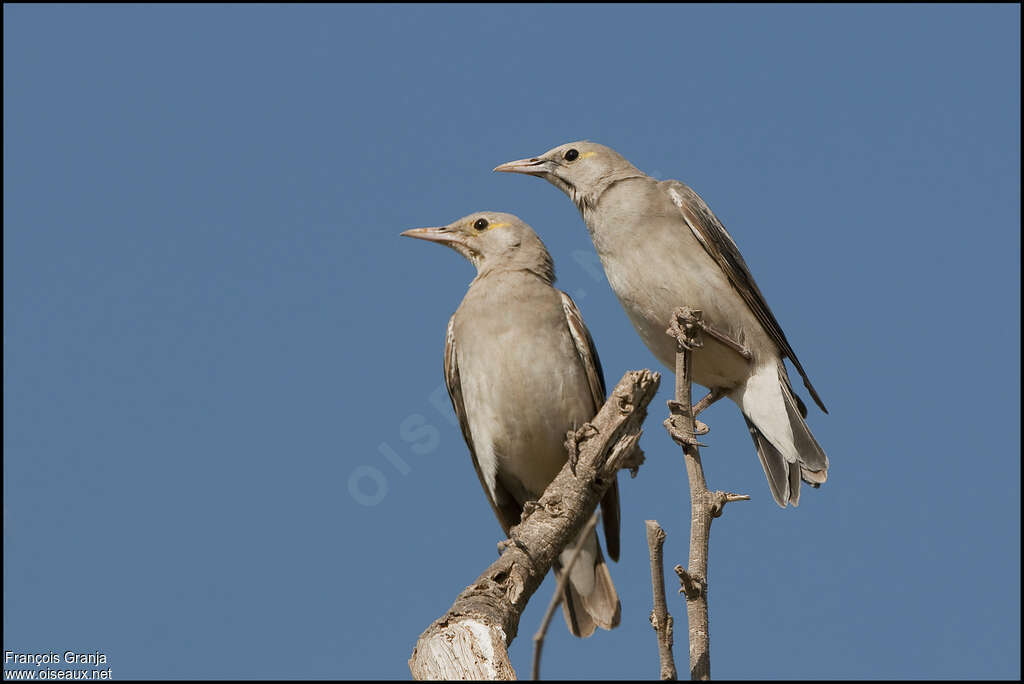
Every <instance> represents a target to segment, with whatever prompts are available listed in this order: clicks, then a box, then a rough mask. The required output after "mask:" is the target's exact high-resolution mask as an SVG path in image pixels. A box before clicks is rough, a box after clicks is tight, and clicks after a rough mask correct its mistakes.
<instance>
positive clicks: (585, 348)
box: [559, 291, 620, 561]
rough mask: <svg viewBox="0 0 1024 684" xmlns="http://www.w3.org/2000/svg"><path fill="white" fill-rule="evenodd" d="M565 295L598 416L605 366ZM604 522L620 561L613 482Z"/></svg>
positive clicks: (613, 555)
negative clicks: (602, 366) (602, 364)
mask: <svg viewBox="0 0 1024 684" xmlns="http://www.w3.org/2000/svg"><path fill="white" fill-rule="evenodd" d="M559 292H560V294H561V295H562V310H563V311H564V312H565V321H566V323H568V324H569V334H571V335H572V341H573V343H575V345H576V353H577V354H578V355H579V357H580V361H581V362H582V363H583V369H584V370H585V371H586V374H587V382H588V383H589V385H590V395H591V397H593V399H594V414H595V415H596V414H597V412H598V411H600V410H601V407H602V406H604V400H605V395H606V390H605V384H604V369H603V368H601V359H600V358H599V357H598V355H597V347H595V346H594V339H593V338H592V337H591V336H590V331H589V330H587V326H586V325H585V324H584V323H583V316H582V315H581V314H580V310H579V309H577V308H576V303H575V302H574V301H572V297H570V296H569V295H567V294H566V293H564V292H561V291H559ZM601 511H602V513H603V514H604V515H603V516H602V523H603V527H604V540H605V543H606V544H607V546H608V555H609V556H610V557H611V559H612V560H615V561H617V560H619V527H620V522H619V519H620V512H619V483H618V480H615V481H614V482H612V486H611V487H609V488H608V491H607V492H605V495H604V498H603V499H601Z"/></svg>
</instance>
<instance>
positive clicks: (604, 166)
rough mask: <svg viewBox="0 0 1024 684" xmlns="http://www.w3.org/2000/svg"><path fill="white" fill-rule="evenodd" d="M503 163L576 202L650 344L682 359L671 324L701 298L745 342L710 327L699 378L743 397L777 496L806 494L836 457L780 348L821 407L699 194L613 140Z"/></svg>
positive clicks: (724, 328)
mask: <svg viewBox="0 0 1024 684" xmlns="http://www.w3.org/2000/svg"><path fill="white" fill-rule="evenodd" d="M494 170H495V171H505V172H510V173H522V174H527V175H530V176H538V177H540V178H543V179H545V180H547V181H548V182H550V183H551V184H552V185H554V186H555V187H557V188H559V189H560V190H562V191H563V192H564V193H565V194H566V195H568V196H569V198H570V199H572V201H573V203H575V204H576V206H577V207H578V208H579V210H580V212H581V213H582V215H583V221H584V223H586V226H587V230H588V231H589V232H590V237H591V239H592V240H593V242H594V247H595V248H596V250H597V254H598V256H599V257H600V258H601V263H602V264H603V266H604V270H605V274H606V275H607V276H608V283H609V284H610V285H611V286H612V289H613V290H614V291H615V294H616V296H618V298H619V302H621V303H622V306H623V308H624V309H625V310H626V313H627V314H628V315H629V319H630V321H632V323H633V326H634V327H635V328H636V330H637V332H638V333H640V337H641V338H642V339H643V341H644V343H645V344H646V345H647V347H648V348H649V349H650V350H651V351H652V352H653V353H654V355H655V356H656V357H657V358H658V359H659V360H660V361H661V362H662V363H664V364H665V365H666V366H668V367H669V368H675V341H674V340H673V339H672V338H671V337H669V336H668V335H667V334H666V333H665V330H666V328H667V327H668V324H669V319H670V317H671V315H672V312H673V311H674V310H675V309H676V307H680V306H689V307H692V308H695V309H701V310H703V312H704V320H705V321H706V322H707V323H708V325H710V326H712V327H713V328H716V329H717V330H719V331H721V332H722V333H724V334H725V335H727V336H729V337H731V338H732V339H733V340H735V341H738V342H739V343H740V344H741V345H742V346H744V347H746V350H747V351H748V352H749V355H750V357H751V358H750V359H749V360H748V359H746V358H744V357H743V356H741V355H740V354H738V353H737V352H736V351H735V350H733V349H731V348H730V347H729V346H728V345H727V344H723V343H722V342H720V341H719V340H718V339H715V338H713V337H711V336H710V335H705V336H704V347H703V348H702V349H699V350H696V351H695V352H694V355H693V367H694V378H693V379H694V380H695V381H696V382H699V383H700V384H702V385H704V386H705V387H707V388H709V389H710V390H712V392H714V393H715V394H716V395H717V394H724V395H725V396H728V397H729V398H730V399H732V400H733V401H734V402H736V404H737V405H739V407H740V410H741V411H742V412H743V415H744V417H745V418H746V421H747V426H748V427H749V428H750V433H751V435H752V436H753V439H754V444H755V445H756V447H757V454H758V456H759V457H760V459H761V465H762V466H763V467H764V472H765V475H766V476H767V478H768V484H769V486H770V487H771V491H772V496H774V497H775V501H776V502H778V504H779V505H780V506H782V507H785V506H786V504H787V503H792V504H793V505H794V506H796V505H797V504H798V503H799V500H800V480H801V479H803V480H804V481H805V482H807V483H808V484H810V485H812V486H814V487H817V486H819V485H821V484H822V483H823V482H825V480H826V478H827V475H828V458H827V457H826V456H825V452H824V451H822V449H821V447H820V446H819V445H818V442H817V440H815V439H814V436H813V435H812V434H811V431H810V429H809V428H808V427H807V423H806V422H805V421H804V418H806V416H807V409H806V407H805V406H804V404H803V402H802V401H800V399H799V397H797V396H796V394H794V392H793V388H792V385H791V384H790V381H789V376H788V374H787V372H786V367H785V364H784V363H783V358H785V357H789V359H790V360H791V361H792V362H793V365H794V366H796V369H797V370H798V371H799V372H800V375H801V376H802V377H803V380H804V386H805V387H806V388H807V390H808V391H809V392H810V393H811V396H812V397H813V398H814V401H815V402H817V404H818V406H820V407H821V410H822V411H825V412H826V413H828V411H827V410H826V409H825V405H824V404H823V403H822V401H821V398H820V397H819V396H818V393H817V392H816V391H815V390H814V387H813V386H812V385H811V382H810V380H809V379H808V378H807V374H806V373H805V372H804V369H803V366H801V365H800V361H798V360H797V358H796V354H795V353H794V352H793V348H792V347H791V346H790V344H789V342H788V341H787V340H786V336H785V335H784V334H783V332H782V328H781V327H780V326H779V323H778V321H776V320H775V316H774V315H773V314H772V311H771V309H769V308H768V304H767V303H766V302H765V299H764V295H762V294H761V290H760V289H758V287H757V284H756V283H755V282H754V277H753V276H752V275H751V274H750V270H749V269H748V268H747V264H746V263H745V262H744V261H743V257H742V256H740V252H739V249H738V248H737V246H736V243H735V242H734V241H733V239H732V237H731V236H730V235H729V233H728V232H726V230H725V227H724V226H723V225H722V223H721V222H720V221H719V220H718V218H717V217H716V216H715V215H714V214H713V213H711V209H709V208H708V206H707V204H705V203H704V200H702V199H701V198H700V196H699V195H698V194H697V193H696V192H694V191H693V190H692V189H690V188H689V187H688V186H686V185H685V184H683V183H680V182H679V181H675V180H666V181H658V180H656V179H654V178H651V177H650V176H648V175H647V174H645V173H643V172H642V171H640V170H639V169H637V168H636V167H635V166H633V165H632V164H631V163H629V161H627V160H626V159H625V158H624V157H622V155H620V154H619V153H618V152H616V151H615V150H613V149H611V148H608V147H605V146H604V145H598V144H596V143H592V142H587V141H580V142H573V143H568V144H565V145H560V146H558V147H556V148H554V149H552V150H549V151H548V152H545V153H544V154H542V155H541V156H539V157H533V158H530V159H520V160H517V161H511V162H507V163H505V164H501V165H500V166H498V167H497V168H495V169H494Z"/></svg>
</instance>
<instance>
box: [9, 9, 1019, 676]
mask: <svg viewBox="0 0 1024 684" xmlns="http://www.w3.org/2000/svg"><path fill="white" fill-rule="evenodd" d="M3 19H4V22H3V23H4V53H3V56H4V399H5V401H4V428H5V430H4V490H3V491H4V507H3V510H4V590H3V604H4V637H3V639H4V643H3V647H4V649H10V650H14V651H18V652H43V653H45V652H48V651H51V650H52V651H56V652H63V651H65V650H69V649H70V650H78V651H90V652H91V651H93V650H99V651H102V652H103V653H104V654H105V655H106V656H107V658H108V664H109V666H110V667H111V668H112V672H113V675H114V677H115V678H117V677H119V678H129V677H137V678H159V677H164V678H167V677H182V678H196V677H212V678H227V677H232V678H241V677H252V678H268V677H287V678H355V677H367V678H400V679H401V678H407V677H408V667H407V664H406V660H407V658H408V657H409V655H410V653H411V650H412V646H413V644H414V643H415V640H416V638H417V636H418V635H419V634H420V632H421V631H422V630H423V629H425V628H426V627H427V626H428V624H429V623H430V622H431V621H432V620H433V619H434V618H436V617H438V616H439V615H441V614H442V613H443V612H444V611H445V610H447V608H448V607H449V605H450V604H451V602H452V600H453V599H454V597H455V596H456V594H457V593H458V592H459V591H460V590H462V589H463V588H464V587H465V586H466V585H467V584H469V583H470V582H471V581H472V580H473V579H474V578H475V577H476V576H477V574H478V573H479V572H480V571H481V570H482V569H483V568H484V567H486V565H487V564H488V563H490V562H491V561H492V560H493V559H494V558H495V555H496V551H495V544H496V542H497V541H498V540H499V538H500V528H499V527H498V524H497V522H496V520H494V518H493V515H492V513H491V511H490V509H489V507H488V506H487V503H486V500H485V499H484V495H483V493H482V491H481V490H480V487H479V484H478V483H477V479H476V475H475V474H474V473H473V469H472V467H471V465H470V460H469V455H468V452H467V450H466V447H465V445H464V443H463V441H462V437H461V435H460V433H459V431H458V428H457V427H456V426H455V425H454V424H452V423H451V422H449V419H448V416H447V411H448V400H447V396H446V395H445V394H444V390H443V388H442V373H441V356H442V349H443V343H444V330H445V324H446V322H447V320H448V317H449V315H450V314H451V313H452V312H453V311H454V310H455V308H456V307H457V306H458V304H459V301H460V299H461V297H462V296H463V294H464V292H465V289H466V286H467V285H468V283H469V281H470V279H471V278H472V276H473V269H472V267H471V266H470V265H469V264H468V263H467V262H465V261H463V260H462V259H461V258H460V257H459V256H458V255H456V254H455V253H454V252H451V251H448V250H444V249H441V248H438V247H436V246H433V245H428V244H425V243H422V242H417V241H413V240H407V239H405V238H399V237H398V233H399V232H400V231H402V230H404V229H406V228H410V227H415V226H429V225H438V224H442V223H447V222H449V221H451V220H453V219H455V218H458V217H460V216H463V215H465V214H467V213H469V212H472V211H474V210H479V209H493V210H501V211H509V212H512V213H515V214H518V215H519V216H521V217H522V218H523V219H524V220H526V221H527V222H528V223H530V224H531V225H533V226H534V228H535V229H536V230H537V231H538V233H539V234H540V235H541V236H542V237H543V239H544V240H545V241H546V243H547V245H548V246H549V248H550V249H551V252H552V254H553V256H554V259H555V262H556V264H557V267H558V273H559V281H558V284H559V285H560V286H561V287H562V288H563V289H565V290H567V291H568V292H570V293H572V294H573V295H574V296H575V298H576V301H577V303H578V304H579V306H580V308H581V310H582V313H583V316H584V318H585V319H586V321H587V324H588V325H589V327H590V330H591V332H592V333H593V335H594V338H595V340H596V344H597V347H598V350H599V351H600V354H601V357H602V360H603V362H604V368H605V372H606V373H607V376H608V381H609V384H610V385H611V384H614V383H615V382H616V381H617V380H618V379H619V378H620V377H621V376H622V373H623V372H624V371H626V370H628V369H631V368H642V367H650V368H655V369H658V370H665V369H663V368H661V367H660V366H659V365H658V363H657V361H656V360H655V359H654V357H653V356H652V355H651V354H650V353H649V352H648V351H647V349H646V348H645V347H644V346H643V344H642V343H641V341H640V339H639V337H638V336H637V335H636V334H635V333H634V331H633V329H632V327H631V326H630V325H629V323H628V320H627V318H626V316H625V314H624V313H623V311H622V309H621V308H620V306H619V304H618V302H617V300H616V299H615V297H614V295H613V294H612V292H611V290H610V289H609V287H608V285H607V283H606V282H605V280H604V276H603V274H602V273H601V271H600V268H595V265H596V264H597V262H596V258H595V256H594V252H593V247H592V245H591V243H590V240H589V238H588V236H587V233H586V230H585V229H584V226H583V223H582V221H581V219H580V217H579V215H578V213H577V212H576V209H575V208H574V207H573V206H572V205H571V203H570V202H569V201H568V200H567V199H566V198H565V197H564V196H563V195H562V194H561V193H559V192H558V191H557V190H555V189H554V188H552V187H550V186H549V185H547V184H546V183H543V182H541V181H538V180H536V179H530V178H523V177H513V176H507V175H504V174H493V173H491V169H492V168H493V167H494V166H495V165H496V164H498V163H500V162H503V161H507V160H509V159H515V158H520V157H525V156H531V155H534V154H537V153H539V152H542V151H544V150H547V149H548V148H550V147H553V146H554V145H557V144H560V143H562V142H566V141H570V140H576V139H580V138H587V139H591V140H595V141H598V142H602V143H605V144H607V145H610V146H612V147H614V148H616V149H617V150H619V151H620V152H622V153H623V154H624V155H625V156H626V157H628V158H629V159H630V160H631V161H633V162H634V163H635V164H636V165H637V166H639V167H640V168H641V169H643V170H645V171H647V172H648V173H650V174H651V175H654V176H656V177H660V178H677V179H679V180H682V181H684V182H686V183H688V184H689V185H691V186H692V187H694V188H695V189H696V190H697V191H698V192H699V193H701V194H702V195H703V197H704V198H705V199H706V200H707V201H708V203H709V204H710V205H711V207H712V208H713V209H714V211H715V212H716V213H717V215H718V216H719V217H720V218H721V219H722V221H723V222H724V223H725V225H726V227H727V228H728V229H729V231H730V232H731V233H732V235H733V236H734V237H735V239H736V240H737V242H738V243H739V245H740V248H741V249H742V250H743V253H744V255H745V257H746V260H747V262H748V264H749V265H750V267H751V269H752V271H753V273H754V275H755V276H756V278H757V280H758V283H759V285H760V287H761V289H762V290H763V291H764V293H765V296H766V297H767V300H768V302H769V303H770V305H771V306H772V308H773V309H774V311H775V314H776V315H777V317H778V318H779V320H780V322H781V323H782V326H783V328H784V329H785V331H786V333H787V335H788V337H789V339H790V341H791V342H792V343H793V345H794V347H795V349H796V351H797V353H798V354H799V356H800V359H801V361H802V362H803V364H804V365H805V367H806V368H807V370H808V371H809V373H810V375H811V377H812V379H813V380H814V383H815V385H816V386H817V388H818V390H819V391H820V392H821V394H822V396H823V397H824V399H825V401H826V402H827V404H828V406H829V409H830V410H831V415H828V416H826V415H823V414H821V413H820V412H817V411H816V410H815V409H814V408H813V407H812V409H811V416H810V424H811V426H812V429H813V430H814V433H815V435H816V436H817V437H818V439H819V441H820V442H821V443H822V445H824V447H825V449H826V450H827V452H828V454H829V456H830V459H831V462H832V470H831V472H830V479H829V482H828V484H827V485H826V486H825V487H823V488H822V489H821V490H819V491H816V492H815V491H809V490H808V491H806V492H805V495H804V497H803V498H802V500H801V505H800V507H799V508H798V509H796V510H793V509H789V510H785V511H783V510H781V509H779V508H778V507H777V506H776V505H775V504H774V503H773V501H772V498H771V495H770V493H769V491H768V486H767V483H766V482H765V479H764V474H763V473H762V471H761V466H760V465H759V464H758V461H757V457H756V454H755V452H754V448H753V445H752V444H751V441H750V438H749V436H748V435H747V433H746V430H745V428H744V424H743V421H742V418H741V416H740V414H739V412H738V411H737V410H736V408H735V407H734V406H733V405H732V404H730V403H728V402H723V403H722V404H721V405H716V406H715V407H713V408H712V409H711V410H710V411H709V412H708V413H707V414H705V415H706V420H707V422H708V423H709V424H710V425H711V426H712V432H711V434H710V435H708V436H707V438H706V439H705V440H704V441H706V442H707V443H709V444H710V445H711V446H710V447H709V448H708V449H706V450H704V456H705V463H706V468H707V471H708V478H709V482H710V484H711V486H712V487H715V488H723V489H730V490H734V491H742V492H747V493H749V494H750V495H751V496H752V497H753V500H752V501H751V502H749V503H745V504H735V505H733V506H731V507H730V508H729V510H728V511H727V513H726V515H725V516H724V517H723V518H722V519H720V520H719V521H717V522H716V523H715V525H714V528H713V530H712V536H711V567H710V571H711V615H712V623H711V625H712V644H711V655H712V673H713V674H714V675H715V676H716V677H719V678H745V677H761V678H779V679H784V678H811V677H825V678H861V677H865V678H885V677H897V678H899V677H913V678H925V679H928V678H946V677H1004V678H1013V679H1016V678H1017V677H1019V676H1020V646H1019V642H1020V420H1019V416H1018V414H1019V410H1020V314H1019V307H1020V254H1021V252H1020V187H1021V186H1020V67H1019V64H1020V7H1019V6H1015V5H1001V6H953V5H941V6H921V5H918V6H878V5H870V6H816V7H815V6H782V7H778V6H776V7H772V6H753V5H740V6H724V7H706V6H630V7H624V6H608V5H600V6H582V5H574V6H542V5H528V6H500V5H490V6H418V5H402V6H370V7H367V6H347V5H346V6H300V7H283V6H273V5H258V6H243V5H231V6H210V7H206V6H149V7H142V6H112V5H105V6H28V5H13V6H12V5H5V6H4V8H3ZM670 386H671V383H668V382H666V383H664V387H663V388H662V390H661V392H660V393H659V395H658V397H657V398H656V399H655V401H654V403H653V404H652V411H651V417H650V420H649V422H648V425H647V432H646V434H645V436H644V438H643V441H642V445H643V447H644V449H645V451H646V453H647V458H648V462H647V465H645V466H644V468H643V469H642V470H641V472H640V475H639V477H638V478H637V479H635V480H629V479H628V478H627V477H626V476H625V475H623V476H622V478H621V486H622V507H623V511H622V518H623V550H622V560H621V562H619V563H618V564H614V565H613V566H612V568H611V572H612V576H613V577H614V579H615V583H616V585H617V586H618V589H619V592H620V594H621V596H622V625H621V627H619V628H618V629H617V630H615V631H614V632H600V633H598V634H596V635H595V636H594V637H592V638H590V639H588V640H584V641H581V640H576V639H573V638H572V637H570V636H569V635H568V633H567V631H566V629H565V626H564V625H563V624H562V623H561V621H560V620H557V621H556V622H555V623H554V624H553V629H552V632H551V637H550V641H549V644H548V646H547V648H546V650H545V660H544V674H545V675H546V676H548V677H586V678H602V677H609V678H612V677H655V676H656V675H657V648H656V642H655V638H654V635H653V632H652V630H651V628H650V625H649V623H648V621H647V615H648V612H649V610H650V607H651V596H650V578H649V570H648V558H647V549H646V546H645V543H644V532H643V521H644V520H645V519H647V518H656V519H658V520H659V521H660V522H661V523H662V525H663V526H664V527H665V528H666V530H667V532H668V535H669V537H668V543H667V545H666V555H667V561H668V564H669V565H670V566H671V565H672V564H675V563H676V562H682V561H684V559H685V558H686V555H687V550H686V549H687V536H688V526H689V523H688V510H689V509H688V495H687V490H686V481H685V475H684V470H683V468H682V464H681V460H680V455H679V451H678V449H677V448H676V447H675V446H674V444H673V443H672V442H671V441H670V439H669V438H668V436H667V435H666V433H665V432H664V430H663V428H662V427H661V420H662V419H663V418H664V416H665V413H666V409H665V405H664V400H665V399H668V398H669V391H670ZM353 485H354V486H355V487H356V489H355V492H356V493H355V495H354V494H353V489H352V487H353ZM551 589H552V587H551V582H550V579H549V580H548V581H547V582H546V583H545V585H544V586H543V587H542V588H541V590H540V591H539V593H538V594H537V595H536V597H535V600H534V601H533V603H532V604H531V605H530V607H529V609H528V610H527V612H526V615H525V617H524V619H523V622H522V625H521V628H520V636H519V639H517V640H516V642H515V643H514V644H513V648H512V656H513V662H514V665H515V666H516V667H517V668H518V670H519V673H520V675H524V676H526V675H527V674H528V669H529V666H528V663H529V648H530V643H529V642H530V639H529V636H530V635H531V634H532V633H533V632H534V631H535V630H536V627H537V624H538V622H539V619H540V617H541V614H542V613H543V608H544V604H546V602H547V601H548V599H549V598H550V594H551ZM672 612H673V614H674V615H675V617H676V620H677V625H679V627H678V628H677V643H676V656H677V658H678V659H679V662H680V664H681V665H682V664H684V663H685V659H686V645H685V637H684V635H685V628H684V627H683V625H684V624H685V611H684V610H683V607H682V604H681V603H680V602H679V601H678V600H676V599H673V603H672Z"/></svg>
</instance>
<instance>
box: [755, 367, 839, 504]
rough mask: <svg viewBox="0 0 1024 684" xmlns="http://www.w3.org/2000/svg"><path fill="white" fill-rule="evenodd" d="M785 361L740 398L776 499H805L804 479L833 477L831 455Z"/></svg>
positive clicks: (758, 375) (759, 375)
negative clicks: (802, 491) (795, 391)
mask: <svg viewBox="0 0 1024 684" xmlns="http://www.w3.org/2000/svg"><path fill="white" fill-rule="evenodd" d="M780 366H781V364H774V363H771V364H765V365H763V366H761V367H760V368H758V369H757V370H756V371H755V372H754V373H753V374H752V375H751V376H750V377H749V378H747V382H746V383H745V384H744V385H743V386H742V387H740V389H739V392H738V397H737V403H738V404H739V405H740V408H741V409H742V411H743V417H744V418H745V419H746V421H747V427H748V428H749V429H750V436H751V437H752V438H753V439H754V445H755V446H756V447H757V455H758V458H760V459H761V466H762V467H763V468H764V474H765V476H766V477H767V478H768V485H769V487H771V490H772V496H773V497H775V502H776V503H778V504H779V505H780V506H782V507H783V508H785V507H786V504H787V503H791V504H793V505H794V506H796V505H798V504H799V503H800V480H803V481H804V482H806V483H807V484H809V485H811V486H812V487H819V486H821V484H823V483H824V482H825V480H827V479H828V457H827V456H826V455H825V452H824V451H823V450H822V448H821V446H820V445H819V444H818V441H817V440H816V439H814V435H812V434H811V430H810V428H808V427H807V423H806V422H805V421H804V418H805V417H806V415H807V408H806V407H805V406H804V404H803V402H801V401H800V399H799V398H798V397H797V396H796V395H795V394H793V390H792V388H791V386H790V384H789V378H788V377H787V376H786V370H785V368H784V367H780Z"/></svg>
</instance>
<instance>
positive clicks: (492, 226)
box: [470, 223, 509, 235]
mask: <svg viewBox="0 0 1024 684" xmlns="http://www.w3.org/2000/svg"><path fill="white" fill-rule="evenodd" d="M472 225H473V224H470V227H472ZM507 225H509V224H508V223H488V224H487V227H486V228H484V229H483V230H476V228H473V233H472V234H473V235H479V234H480V233H486V232H487V231H489V230H494V229H495V228H501V227H503V226H507Z"/></svg>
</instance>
